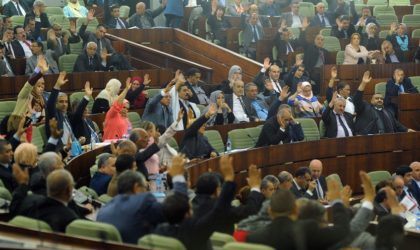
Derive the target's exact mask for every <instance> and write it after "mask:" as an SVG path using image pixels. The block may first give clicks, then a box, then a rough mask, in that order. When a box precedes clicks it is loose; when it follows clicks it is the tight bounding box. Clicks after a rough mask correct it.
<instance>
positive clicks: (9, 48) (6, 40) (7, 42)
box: [2, 28, 25, 59]
mask: <svg viewBox="0 0 420 250" xmlns="http://www.w3.org/2000/svg"><path fill="white" fill-rule="evenodd" d="M13 39H14V35H13V29H10V28H7V29H6V30H5V31H4V32H3V38H2V44H3V45H4V47H5V48H6V54H5V56H7V57H9V58H13V59H14V58H16V57H18V56H16V53H15V47H14V42H13V41H14V40H13ZM23 56H25V55H23Z"/></svg>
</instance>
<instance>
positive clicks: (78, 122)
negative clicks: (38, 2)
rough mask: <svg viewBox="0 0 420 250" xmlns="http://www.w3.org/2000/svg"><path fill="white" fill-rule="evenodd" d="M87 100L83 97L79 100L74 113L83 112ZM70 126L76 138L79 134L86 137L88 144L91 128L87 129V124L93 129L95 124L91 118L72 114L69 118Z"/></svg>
mask: <svg viewBox="0 0 420 250" xmlns="http://www.w3.org/2000/svg"><path fill="white" fill-rule="evenodd" d="M88 103H89V101H88V100H86V99H85V98H84V97H83V98H82V100H81V101H80V103H79V105H78V106H77V110H76V112H75V113H76V114H83V112H84V110H85V109H86V107H87V105H88ZM69 120H70V124H71V127H72V129H73V133H74V135H75V136H76V138H80V137H81V136H83V137H85V138H86V143H85V144H87V145H89V144H90V139H91V138H90V137H91V130H90V129H89V127H88V125H87V124H86V123H88V124H89V126H90V127H91V128H92V129H93V130H95V125H93V123H92V120H91V119H90V118H86V119H83V116H76V115H72V116H70V118H69Z"/></svg>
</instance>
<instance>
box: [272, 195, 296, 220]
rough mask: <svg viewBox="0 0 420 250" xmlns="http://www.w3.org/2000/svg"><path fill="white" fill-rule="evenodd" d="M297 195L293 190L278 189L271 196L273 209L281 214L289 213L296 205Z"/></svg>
mask: <svg viewBox="0 0 420 250" xmlns="http://www.w3.org/2000/svg"><path fill="white" fill-rule="evenodd" d="M295 200H296V198H295V196H294V195H293V193H292V192H290V191H289V190H285V189H278V190H277V191H276V192H275V193H274V194H273V196H271V204H270V207H271V211H272V212H273V213H277V214H281V215H286V216H287V215H289V214H291V213H292V211H293V209H294V207H295Z"/></svg>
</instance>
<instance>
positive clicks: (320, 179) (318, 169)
mask: <svg viewBox="0 0 420 250" xmlns="http://www.w3.org/2000/svg"><path fill="white" fill-rule="evenodd" d="M309 170H311V175H312V179H313V180H314V181H315V183H316V187H315V191H314V195H315V196H316V199H318V200H320V201H321V202H322V203H325V202H327V199H326V198H327V191H328V189H327V181H326V180H325V177H324V176H323V175H322V162H321V161H320V160H318V159H314V160H312V161H311V162H310V163H309Z"/></svg>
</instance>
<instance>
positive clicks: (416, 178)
mask: <svg viewBox="0 0 420 250" xmlns="http://www.w3.org/2000/svg"><path fill="white" fill-rule="evenodd" d="M410 168H411V169H412V170H413V172H412V177H413V179H412V180H411V184H410V186H411V188H410V190H411V194H412V195H413V196H414V198H416V201H417V204H420V162H418V161H415V162H412V163H411V164H410Z"/></svg>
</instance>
